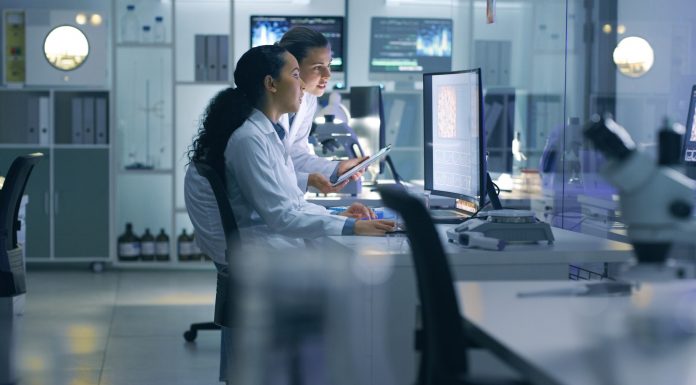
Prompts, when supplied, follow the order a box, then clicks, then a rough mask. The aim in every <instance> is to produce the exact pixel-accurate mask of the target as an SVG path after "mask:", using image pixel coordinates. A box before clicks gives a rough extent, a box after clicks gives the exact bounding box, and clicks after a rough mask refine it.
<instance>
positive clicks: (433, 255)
mask: <svg viewBox="0 0 696 385" xmlns="http://www.w3.org/2000/svg"><path fill="white" fill-rule="evenodd" d="M378 191H379V193H380V194H381V196H382V202H383V203H384V205H385V206H387V207H389V208H391V209H393V210H394V211H396V212H397V213H398V214H399V215H400V216H401V218H402V219H403V221H404V223H405V225H406V234H407V236H408V240H409V243H410V244H411V251H412V256H413V265H414V269H415V273H416V286H417V288H418V296H419V299H420V302H421V308H422V319H423V327H424V332H425V333H424V334H425V341H424V342H425V343H424V345H423V346H424V351H423V352H422V354H423V355H424V356H425V359H423V360H421V365H425V366H426V367H425V368H423V367H421V368H420V372H421V374H420V375H419V377H420V378H421V381H424V382H425V384H444V383H454V382H453V381H456V379H461V378H462V377H464V376H466V375H467V374H468V372H469V367H468V357H467V347H468V346H467V341H466V336H465V333H464V328H463V326H462V319H461V315H460V310H459V305H458V304H457V298H456V295H455V292H454V282H453V279H452V274H451V272H450V268H449V263H448V261H447V256H446V255H445V251H444V248H443V246H442V243H441V241H440V238H439V236H438V233H437V230H436V229H435V225H434V224H433V221H432V219H431V217H430V214H429V213H428V210H427V209H426V208H425V206H423V204H422V203H421V201H420V200H418V199H417V198H415V197H413V196H411V195H410V194H409V193H408V192H407V191H406V190H405V189H404V188H403V187H401V186H398V185H393V186H382V187H380V188H379V189H378ZM423 376H424V377H425V378H423ZM422 385H423V384H422Z"/></svg>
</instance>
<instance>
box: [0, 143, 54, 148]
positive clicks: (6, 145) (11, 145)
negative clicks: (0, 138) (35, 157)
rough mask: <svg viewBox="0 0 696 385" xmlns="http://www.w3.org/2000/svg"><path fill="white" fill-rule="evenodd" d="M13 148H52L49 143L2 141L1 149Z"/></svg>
mask: <svg viewBox="0 0 696 385" xmlns="http://www.w3.org/2000/svg"><path fill="white" fill-rule="evenodd" d="M13 148H31V149H35V148H39V149H46V150H48V149H49V148H50V146H49V145H47V144H38V143H0V149H13Z"/></svg>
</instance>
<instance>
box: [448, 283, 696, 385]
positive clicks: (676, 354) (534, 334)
mask: <svg viewBox="0 0 696 385" xmlns="http://www.w3.org/2000/svg"><path fill="white" fill-rule="evenodd" d="M578 284H579V283H574V282H568V281H563V282H457V284H456V290H457V295H458V297H459V306H460V310H461V314H462V316H463V317H464V322H465V324H466V325H467V326H468V327H470V330H471V338H472V339H473V340H474V341H476V342H477V343H479V344H481V345H483V346H484V347H486V348H489V349H491V350H493V351H494V352H496V353H497V354H500V355H502V356H507V357H508V359H507V360H506V361H507V362H508V363H509V364H511V365H512V366H513V367H515V368H516V369H518V370H520V371H521V372H522V373H526V374H527V375H528V376H530V378H531V379H532V381H533V383H535V384H573V385H583V384H588V385H589V384H592V385H595V384H613V385H623V384H693V383H696V369H693V365H692V362H693V361H694V357H696V334H693V332H694V330H692V331H691V334H689V335H682V336H677V337H674V336H673V337H672V338H671V340H668V341H665V340H664V338H663V339H662V340H661V343H660V340H659V339H656V340H649V341H648V340H646V339H643V340H641V339H640V338H638V337H637V336H636V335H631V334H630V330H631V328H630V327H629V323H628V322H626V320H627V318H626V316H627V315H633V317H634V318H633V319H634V320H635V319H636V315H637V314H652V315H653V316H654V315H656V314H660V313H661V314H662V315H663V316H665V319H668V318H669V320H670V321H671V322H669V324H670V326H674V325H675V324H676V323H677V322H678V320H677V318H679V317H678V314H679V310H680V309H681V312H682V315H684V314H683V312H684V311H685V308H686V307H687V306H688V309H687V310H686V311H687V312H688V315H690V316H691V317H690V318H692V320H693V318H694V317H693V315H694V313H693V298H694V295H693V292H694V290H696V283H695V282H693V281H675V282H669V283H660V284H643V285H641V287H640V289H639V290H638V291H636V292H634V293H633V295H631V296H624V297H567V296H566V297H533V298H518V297H517V293H518V292H527V291H537V290H546V289H556V288H562V287H570V286H573V285H578ZM680 302H681V303H682V304H683V306H682V307H681V308H680V307H679V306H676V305H675V304H679V303H680ZM661 306H664V307H661ZM642 319H643V320H644V319H645V318H642ZM680 320H682V321H683V320H684V317H682V318H680ZM633 325H636V324H635V323H634V324H633ZM641 326H642V327H643V328H644V329H643V330H646V324H641ZM661 326H665V325H664V324H663V325H661ZM692 326H693V325H692ZM634 330H635V328H634ZM648 346H649V349H648V348H647V347H648Z"/></svg>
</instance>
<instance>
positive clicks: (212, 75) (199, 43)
mask: <svg viewBox="0 0 696 385" xmlns="http://www.w3.org/2000/svg"><path fill="white" fill-rule="evenodd" d="M195 52H196V55H195V57H194V60H195V62H194V68H195V71H196V74H195V79H196V81H197V82H200V81H228V80H229V73H228V72H229V71H228V68H229V66H228V60H229V58H228V56H229V51H228V35H196V38H195Z"/></svg>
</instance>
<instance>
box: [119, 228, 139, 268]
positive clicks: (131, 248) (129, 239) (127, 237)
mask: <svg viewBox="0 0 696 385" xmlns="http://www.w3.org/2000/svg"><path fill="white" fill-rule="evenodd" d="M139 256H140V239H138V237H136V236H135V234H133V225H132V224H131V223H126V231H125V232H124V233H123V234H121V235H120V236H119V237H118V259H119V260H121V261H135V260H137V259H138V257H139Z"/></svg>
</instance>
